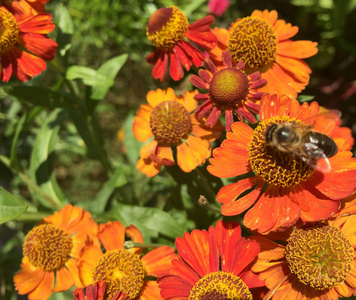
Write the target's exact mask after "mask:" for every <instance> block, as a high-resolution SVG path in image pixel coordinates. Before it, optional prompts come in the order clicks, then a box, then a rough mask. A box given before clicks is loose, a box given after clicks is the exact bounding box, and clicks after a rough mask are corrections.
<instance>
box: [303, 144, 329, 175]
mask: <svg viewBox="0 0 356 300" xmlns="http://www.w3.org/2000/svg"><path fill="white" fill-rule="evenodd" d="M304 147H305V149H306V150H308V151H309V152H311V151H312V152H313V153H315V154H316V155H315V156H314V157H309V156H305V155H301V156H300V157H301V159H302V160H303V161H304V162H306V163H307V164H308V165H309V166H311V167H313V168H314V169H315V170H318V171H320V172H323V173H329V172H330V170H331V164H330V161H329V158H328V157H327V156H326V155H325V153H324V151H323V150H322V149H320V148H319V147H318V146H316V145H315V144H312V143H305V145H304Z"/></svg>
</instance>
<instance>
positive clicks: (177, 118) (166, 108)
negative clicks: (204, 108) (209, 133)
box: [150, 101, 192, 146]
mask: <svg viewBox="0 0 356 300" xmlns="http://www.w3.org/2000/svg"><path fill="white" fill-rule="evenodd" d="M150 126H151V131H152V133H153V135H154V137H155V139H156V140H157V142H158V143H159V144H160V145H165V146H173V145H177V144H179V143H180V142H181V140H182V139H186V138H187V137H188V135H189V133H190V132H191V131H192V121H191V116H190V114H189V112H188V111H187V109H186V108H185V107H184V106H183V105H182V104H180V103H178V102H173V101H165V102H162V103H160V104H158V105H157V106H156V107H155V108H154V109H153V111H152V113H151V116H150Z"/></svg>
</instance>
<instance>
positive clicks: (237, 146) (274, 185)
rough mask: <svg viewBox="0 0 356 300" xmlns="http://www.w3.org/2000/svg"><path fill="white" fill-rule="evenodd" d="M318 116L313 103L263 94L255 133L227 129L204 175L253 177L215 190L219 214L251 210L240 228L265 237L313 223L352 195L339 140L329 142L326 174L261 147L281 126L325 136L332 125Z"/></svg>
mask: <svg viewBox="0 0 356 300" xmlns="http://www.w3.org/2000/svg"><path fill="white" fill-rule="evenodd" d="M318 112H319V105H318V104H317V103H316V102H313V103H311V104H310V106H309V105H308V104H307V103H303V105H300V104H299V103H298V101H297V100H292V99H290V98H288V97H287V96H280V97H278V96H277V95H273V96H270V95H269V94H267V95H264V96H263V97H262V100H261V109H260V118H261V123H260V124H259V125H258V126H257V127H256V129H255V130H253V129H252V128H251V127H249V126H248V125H247V124H246V123H242V122H236V123H234V124H232V126H231V129H232V132H228V133H227V136H226V137H227V139H226V140H225V141H223V143H222V145H221V147H219V148H216V149H215V150H214V151H213V158H211V159H210V163H211V165H210V166H208V171H209V172H210V173H211V174H213V175H215V176H217V177H220V178H226V177H233V176H238V175H242V174H246V173H249V172H251V171H253V173H252V172H251V173H249V175H248V176H249V177H248V178H246V177H245V179H241V180H239V181H237V182H235V183H231V184H228V185H226V186H224V187H223V188H221V189H220V191H219V193H218V195H217V199H218V201H219V202H220V203H222V204H223V206H222V209H221V212H222V214H223V215H228V216H231V215H238V214H240V213H242V212H243V211H245V210H246V209H248V208H249V207H251V206H253V207H252V208H251V209H250V210H249V211H248V212H247V213H246V215H245V217H244V224H245V225H246V226H247V227H248V228H250V229H252V230H257V231H259V232H260V233H264V234H265V233H268V232H270V231H277V230H284V229H285V228H288V227H290V226H293V224H295V223H296V222H297V221H298V220H299V219H301V220H302V221H303V222H313V221H319V220H322V219H325V218H328V217H329V216H330V215H332V214H333V213H335V212H337V211H338V209H339V206H340V200H341V199H343V198H345V197H348V196H350V195H351V194H353V193H354V192H355V191H356V159H355V158H351V156H352V153H351V152H350V151H347V149H348V143H347V142H346V141H345V140H344V139H342V138H335V139H334V142H335V143H336V145H337V147H338V152H337V154H336V155H334V156H333V157H331V158H329V162H330V166H331V171H330V172H329V173H323V172H321V171H319V170H318V169H315V168H313V167H312V166H310V165H309V164H308V163H307V162H306V161H305V160H303V159H302V158H301V157H299V156H297V155H295V154H293V153H291V152H283V151H280V150H279V149H277V148H276V147H274V146H272V145H270V144H269V143H267V142H266V131H267V128H271V126H276V125H278V124H284V123H289V124H290V123H293V122H295V123H296V124H301V125H302V126H306V125H311V126H312V129H313V130H314V131H317V132H320V133H322V134H324V135H329V134H330V133H331V132H332V131H333V129H334V128H335V126H336V124H335V120H334V119H331V118H327V117H325V115H324V114H319V115H318ZM325 162H326V161H325V160H324V159H320V160H319V161H318V165H317V166H318V167H320V168H322V166H324V165H325ZM265 185H266V189H264V188H263V187H264V186H265ZM256 200H257V202H256V203H255V201H256Z"/></svg>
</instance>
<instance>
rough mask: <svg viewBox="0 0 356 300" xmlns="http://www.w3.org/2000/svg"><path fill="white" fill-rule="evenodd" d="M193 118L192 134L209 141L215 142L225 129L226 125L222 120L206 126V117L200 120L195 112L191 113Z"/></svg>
mask: <svg viewBox="0 0 356 300" xmlns="http://www.w3.org/2000/svg"><path fill="white" fill-rule="evenodd" d="M191 120H192V125H193V126H192V132H191V134H192V135H194V136H196V137H199V138H202V139H204V140H207V141H209V142H213V141H215V140H216V139H218V138H219V137H220V136H221V133H222V131H223V130H224V127H223V126H222V125H221V123H220V122H216V123H215V125H214V126H213V127H207V126H205V121H206V119H205V118H203V119H200V120H198V119H197V118H196V116H195V114H192V115H191Z"/></svg>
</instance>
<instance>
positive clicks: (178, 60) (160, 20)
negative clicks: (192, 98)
mask: <svg viewBox="0 0 356 300" xmlns="http://www.w3.org/2000/svg"><path fill="white" fill-rule="evenodd" d="M213 22H214V17H213V16H206V17H205V18H203V19H200V20H198V21H196V22H195V23H193V24H191V25H190V24H189V22H188V19H187V17H186V16H185V14H184V13H183V12H182V11H181V10H179V9H178V8H177V7H175V6H171V7H167V8H161V9H158V10H157V11H155V12H154V13H153V15H152V16H151V17H150V19H149V21H148V25H147V37H148V39H149V40H150V41H151V43H152V44H153V46H155V47H156V48H157V49H156V50H155V51H154V52H153V53H151V54H149V55H148V56H147V57H146V60H147V62H148V63H150V64H154V65H155V66H154V67H153V70H152V77H153V78H154V79H159V80H161V81H163V80H164V79H165V78H166V75H167V71H168V62H170V67H169V73H170V75H171V77H172V79H174V80H179V79H181V78H182V77H183V76H184V71H183V67H184V68H185V69H186V70H187V71H189V70H190V67H191V66H192V64H194V65H195V66H196V67H200V66H201V65H202V64H203V60H204V55H203V53H202V52H201V51H200V50H199V49H198V48H196V47H195V46H193V45H192V44H191V43H189V42H187V41H186V40H185V39H184V38H187V39H188V40H190V41H191V42H193V43H195V44H196V45H198V46H199V47H201V48H203V49H211V48H213V47H214V46H215V42H216V37H215V35H214V34H213V33H212V32H211V31H210V25H211V24H212V23H213Z"/></svg>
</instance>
